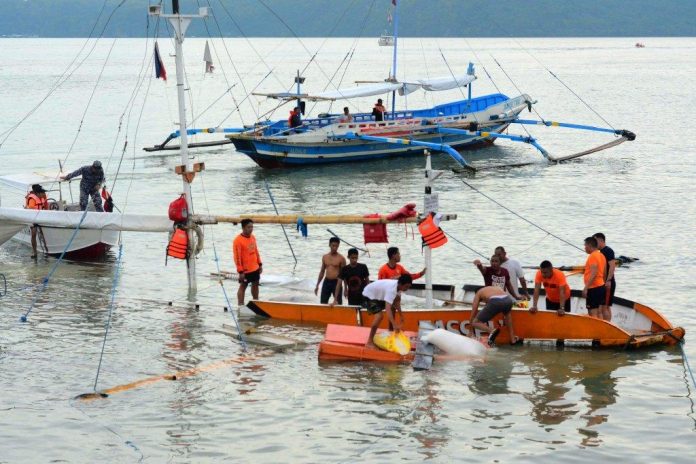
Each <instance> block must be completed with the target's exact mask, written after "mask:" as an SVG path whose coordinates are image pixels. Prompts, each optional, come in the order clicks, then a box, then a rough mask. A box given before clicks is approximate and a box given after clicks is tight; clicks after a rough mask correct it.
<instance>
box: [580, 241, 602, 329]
mask: <svg viewBox="0 0 696 464" xmlns="http://www.w3.org/2000/svg"><path fill="white" fill-rule="evenodd" d="M585 252H586V253H587V254H588V255H589V256H588V257H587V261H585V273H584V275H583V278H584V281H585V287H584V288H583V289H582V296H584V297H585V301H587V312H588V313H589V314H590V316H592V317H596V318H599V319H602V315H601V314H600V312H599V309H600V307H601V306H603V305H604V304H605V291H606V289H605V287H604V270H605V269H606V267H607V260H606V258H605V257H604V255H603V254H602V253H601V252H600V251H599V250H598V249H597V239H596V238H594V237H587V238H586V239H585Z"/></svg>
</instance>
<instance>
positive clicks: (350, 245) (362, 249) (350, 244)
mask: <svg viewBox="0 0 696 464" xmlns="http://www.w3.org/2000/svg"><path fill="white" fill-rule="evenodd" d="M326 231H327V232H328V233H330V234H331V235H333V236H334V237H336V238H337V239H339V240H340V241H342V242H343V243H345V244H346V245H348V246H349V247H352V248H355V249H356V250H360V251H362V252H363V253H368V250H366V249H365V248H360V247H359V246H355V245H353V244H352V243H349V242H346V241H345V240H343V239H342V238H341V237H339V236H338V235H336V233H335V232H334V231H333V230H331V229H329V228H327V229H326Z"/></svg>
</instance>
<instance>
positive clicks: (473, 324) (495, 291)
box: [469, 286, 520, 346]
mask: <svg viewBox="0 0 696 464" xmlns="http://www.w3.org/2000/svg"><path fill="white" fill-rule="evenodd" d="M481 302H484V303H486V305H485V306H484V307H483V309H482V310H481V311H479V310H478V307H479V305H480V304H481ZM514 304H515V300H513V299H512V297H511V296H510V295H508V294H507V293H505V290H503V289H502V288H500V287H498V286H487V287H482V288H480V289H479V290H478V291H477V292H476V296H474V301H473V302H472V303H471V318H470V319H469V336H470V337H474V335H475V333H474V329H479V330H481V331H483V332H490V335H489V336H488V344H489V345H490V346H493V345H494V344H495V339H496V337H497V336H498V334H499V333H500V328H499V327H496V328H495V329H494V330H493V331H492V332H491V328H490V327H489V326H488V321H490V320H491V319H493V318H494V317H495V316H496V315H497V314H500V313H503V320H504V321H505V325H506V326H507V328H508V332H509V333H510V344H511V345H515V344H516V343H518V342H519V341H520V339H519V337H517V336H515V332H514V331H513V329H512V315H511V312H512V306H513V305H514Z"/></svg>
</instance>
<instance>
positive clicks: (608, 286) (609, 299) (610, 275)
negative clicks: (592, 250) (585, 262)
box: [592, 232, 616, 321]
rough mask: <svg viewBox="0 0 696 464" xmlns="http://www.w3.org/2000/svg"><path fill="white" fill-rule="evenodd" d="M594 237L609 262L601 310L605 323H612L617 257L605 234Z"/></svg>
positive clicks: (598, 233) (605, 275) (605, 273)
mask: <svg viewBox="0 0 696 464" xmlns="http://www.w3.org/2000/svg"><path fill="white" fill-rule="evenodd" d="M592 237H594V238H595V240H597V246H598V247H599V252H600V253H602V254H603V255H604V259H606V260H607V267H606V270H605V272H604V280H605V283H604V287H605V290H604V291H605V295H604V303H605V304H603V305H602V307H601V309H600V311H601V313H602V319H604V320H605V321H611V305H612V304H613V303H614V293H616V280H615V279H614V273H615V272H616V255H615V254H614V250H612V249H611V248H610V247H608V246H607V243H606V237H605V236H604V234H603V233H601V232H597V233H596V234H594V235H593V236H592Z"/></svg>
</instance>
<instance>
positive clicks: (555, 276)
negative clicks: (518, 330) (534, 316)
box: [529, 261, 570, 316]
mask: <svg viewBox="0 0 696 464" xmlns="http://www.w3.org/2000/svg"><path fill="white" fill-rule="evenodd" d="M542 284H544V290H546V309H547V310H549V311H554V310H555V311H556V312H558V315H559V316H563V315H564V314H565V313H569V312H570V286H569V285H568V281H567V280H566V277H565V274H563V272H561V271H559V270H558V269H554V268H553V264H551V261H542V262H541V264H540V265H539V270H538V271H537V273H536V276H535V277H534V298H533V300H532V307H531V308H529V312H530V313H535V312H537V303H538V302H539V292H540V290H541V285H542Z"/></svg>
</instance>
